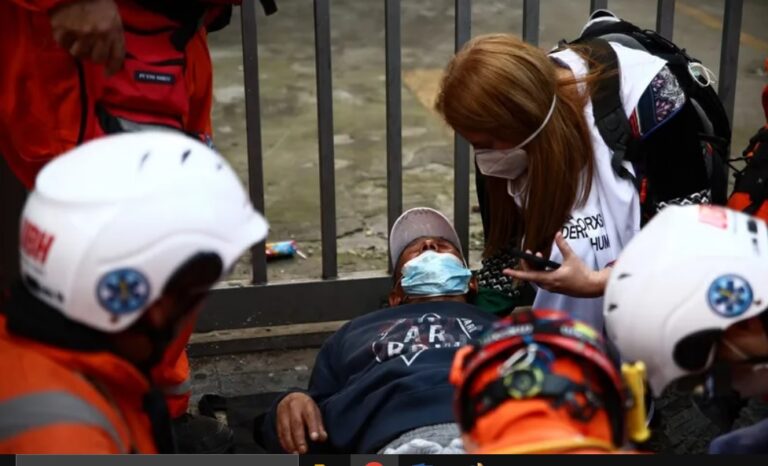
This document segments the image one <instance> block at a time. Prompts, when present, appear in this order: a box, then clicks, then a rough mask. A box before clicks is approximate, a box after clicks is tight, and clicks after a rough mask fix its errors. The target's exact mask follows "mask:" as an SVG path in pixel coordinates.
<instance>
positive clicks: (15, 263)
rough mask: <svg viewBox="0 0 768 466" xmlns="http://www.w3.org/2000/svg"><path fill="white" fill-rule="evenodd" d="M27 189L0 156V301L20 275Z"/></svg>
mask: <svg viewBox="0 0 768 466" xmlns="http://www.w3.org/2000/svg"><path fill="white" fill-rule="evenodd" d="M26 197H27V190H26V189H25V188H24V186H23V185H22V184H21V182H19V180H17V179H16V177H15V176H14V174H13V172H11V169H10V168H9V167H8V164H6V163H5V159H4V158H3V157H2V156H0V301H2V298H3V297H4V296H5V290H6V289H7V287H8V286H10V285H11V284H12V283H13V282H14V281H15V280H16V278H17V277H18V276H19V217H20V216H21V210H22V208H23V207H24V200H25V199H26Z"/></svg>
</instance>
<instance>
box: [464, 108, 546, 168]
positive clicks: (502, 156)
mask: <svg viewBox="0 0 768 466" xmlns="http://www.w3.org/2000/svg"><path fill="white" fill-rule="evenodd" d="M556 102H557V95H555V96H553V97H552V105H551V106H550V107H549V112H548V113H547V116H546V117H545V118H544V121H543V122H542V123H541V125H540V126H539V127H538V128H537V129H536V131H534V132H533V134H531V135H530V136H528V138H527V139H526V140H525V141H523V142H521V143H520V144H518V145H517V146H515V147H513V148H511V149H502V150H497V149H476V150H475V160H476V161H477V167H478V169H480V173H482V174H483V175H486V176H494V177H496V178H504V179H506V180H514V179H517V178H519V177H520V175H522V174H523V173H524V172H525V170H526V169H527V168H528V154H527V153H526V152H525V149H523V147H524V146H525V145H526V144H528V143H529V142H531V141H533V139H534V138H535V137H536V136H538V135H539V133H540V132H541V130H543V129H544V127H545V126H547V123H548V122H549V119H550V118H552V113H553V112H554V111H555V103H556Z"/></svg>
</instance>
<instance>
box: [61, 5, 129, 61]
mask: <svg viewBox="0 0 768 466" xmlns="http://www.w3.org/2000/svg"><path fill="white" fill-rule="evenodd" d="M49 15H50V18H51V28H52V29H53V38H54V39H55V40H56V42H58V43H59V45H61V46H62V47H64V49H66V50H68V51H69V53H71V54H72V56H74V57H75V58H81V59H84V60H92V61H94V62H96V63H103V64H104V65H105V66H106V68H107V73H109V74H114V73H116V72H117V71H119V70H120V68H121V67H122V66H123V59H124V58H125V37H124V36H123V22H122V20H121V19H120V12H119V11H118V9H117V4H115V1H114V0H76V1H73V2H66V3H64V4H63V5H61V6H58V7H56V8H54V9H52V10H51V11H50V12H49Z"/></svg>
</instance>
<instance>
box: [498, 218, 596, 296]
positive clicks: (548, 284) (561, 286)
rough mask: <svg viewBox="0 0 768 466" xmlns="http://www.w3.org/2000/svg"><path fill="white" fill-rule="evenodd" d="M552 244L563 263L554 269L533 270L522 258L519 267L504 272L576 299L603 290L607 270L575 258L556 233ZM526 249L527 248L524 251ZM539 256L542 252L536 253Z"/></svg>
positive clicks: (560, 236) (564, 241) (509, 275)
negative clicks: (597, 268) (554, 245)
mask: <svg viewBox="0 0 768 466" xmlns="http://www.w3.org/2000/svg"><path fill="white" fill-rule="evenodd" d="M555 244H556V245H557V247H558V249H560V252H561V253H562V255H563V263H562V265H561V266H560V268H558V269H557V270H552V271H536V270H533V269H532V268H531V267H530V266H528V264H527V263H526V262H525V261H520V265H521V266H522V269H523V270H513V269H504V271H503V273H504V275H506V276H508V277H512V278H514V279H517V280H523V281H527V282H533V283H535V284H536V285H538V286H539V287H541V288H544V289H545V290H547V291H551V292H553V293H560V294H564V295H568V296H574V297H577V298H596V297H599V296H602V295H603V293H605V286H606V284H607V283H608V278H609V277H610V275H611V269H610V268H605V269H603V270H592V269H590V268H589V267H587V265H586V264H585V263H584V262H583V261H582V260H581V259H579V256H577V255H576V253H574V252H573V249H571V246H570V245H569V244H568V242H567V241H566V240H565V238H563V235H562V234H560V232H558V233H557V234H556V235H555ZM526 252H529V253H530V251H526ZM536 255H537V256H539V257H543V256H542V254H541V253H540V252H539V253H536Z"/></svg>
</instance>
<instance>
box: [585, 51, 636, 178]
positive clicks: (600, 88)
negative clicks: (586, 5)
mask: <svg viewBox="0 0 768 466" xmlns="http://www.w3.org/2000/svg"><path fill="white" fill-rule="evenodd" d="M584 43H585V44H586V45H588V46H589V60H587V61H588V62H589V69H590V71H595V70H596V69H598V68H599V69H600V70H602V73H601V74H602V78H601V79H599V80H597V81H596V82H594V83H593V84H592V97H591V98H592V107H593V115H594V118H595V125H596V126H597V129H598V131H600V136H601V137H602V138H603V140H604V141H605V143H606V145H607V146H608V147H609V148H610V149H611V150H612V151H613V155H612V156H611V166H612V167H613V170H614V171H615V172H616V174H617V175H618V176H619V177H621V178H624V179H626V180H630V181H632V183H633V184H635V187H637V188H638V190H639V188H640V186H639V183H638V180H637V179H636V178H635V177H634V176H633V175H632V173H630V172H629V170H627V168H626V167H625V166H624V165H623V162H624V161H625V160H627V161H630V162H634V161H636V159H637V153H638V149H639V148H638V146H637V143H636V141H635V139H634V138H633V137H632V127H631V126H630V124H629V119H628V118H627V115H626V113H624V106H623V104H622V102H621V74H620V72H619V58H618V57H617V56H616V52H614V50H613V48H612V47H611V46H610V44H608V42H606V41H605V40H603V39H597V38H595V39H589V40H587V41H585V42H584Z"/></svg>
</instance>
